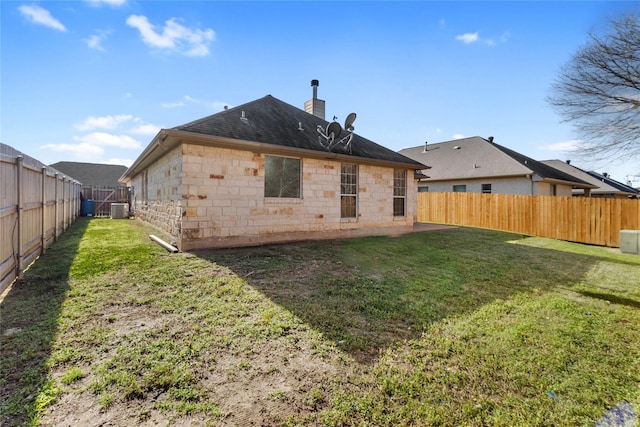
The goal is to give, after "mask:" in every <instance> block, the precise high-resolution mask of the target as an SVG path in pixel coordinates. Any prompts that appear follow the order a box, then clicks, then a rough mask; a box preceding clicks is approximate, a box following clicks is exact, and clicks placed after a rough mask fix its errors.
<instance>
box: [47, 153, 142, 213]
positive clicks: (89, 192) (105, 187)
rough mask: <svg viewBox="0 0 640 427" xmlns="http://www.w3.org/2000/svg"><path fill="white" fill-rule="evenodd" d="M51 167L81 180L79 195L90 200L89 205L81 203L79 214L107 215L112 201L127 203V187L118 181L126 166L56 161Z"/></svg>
mask: <svg viewBox="0 0 640 427" xmlns="http://www.w3.org/2000/svg"><path fill="white" fill-rule="evenodd" d="M50 166H51V167H53V168H55V169H57V170H59V171H61V172H63V173H65V174H67V175H69V176H73V177H78V178H76V179H78V180H79V181H80V182H82V188H81V189H80V197H81V198H82V200H91V201H92V203H91V205H86V204H84V203H83V205H82V208H81V210H80V214H81V215H83V216H84V215H89V216H94V215H95V216H109V215H111V214H112V213H111V205H112V204H113V203H127V204H128V203H129V189H128V188H127V187H126V186H125V185H122V184H121V183H120V182H119V179H120V177H121V176H122V174H123V173H124V172H126V170H127V167H126V166H122V165H108V164H104V163H84V162H66V161H65V162H58V163H54V164H52V165H50Z"/></svg>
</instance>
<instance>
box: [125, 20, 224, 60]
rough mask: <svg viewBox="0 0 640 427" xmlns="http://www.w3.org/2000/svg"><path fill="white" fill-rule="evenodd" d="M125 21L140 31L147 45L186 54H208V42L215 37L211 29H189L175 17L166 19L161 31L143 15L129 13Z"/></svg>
mask: <svg viewBox="0 0 640 427" xmlns="http://www.w3.org/2000/svg"><path fill="white" fill-rule="evenodd" d="M126 22H127V25H129V26H130V27H133V28H137V29H138V31H140V35H141V36H142V41H143V42H144V43H145V44H147V45H148V46H151V47H153V48H158V49H164V50H169V51H176V52H179V53H182V54H184V55H186V56H206V55H209V44H210V43H211V42H212V41H213V39H214V38H215V33H214V31H213V30H212V29H210V28H207V29H206V30H200V29H190V28H187V27H185V26H183V25H181V24H179V23H178V22H176V18H171V19H169V20H167V21H166V22H165V24H164V27H162V32H161V33H160V32H157V31H156V26H155V25H153V24H151V23H150V22H149V20H148V19H147V17H146V16H144V15H131V16H129V17H128V18H127V21H126Z"/></svg>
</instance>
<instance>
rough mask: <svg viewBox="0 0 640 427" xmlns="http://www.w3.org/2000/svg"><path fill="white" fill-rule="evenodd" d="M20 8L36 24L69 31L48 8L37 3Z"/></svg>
mask: <svg viewBox="0 0 640 427" xmlns="http://www.w3.org/2000/svg"><path fill="white" fill-rule="evenodd" d="M18 10H19V11H20V13H22V14H23V15H24V16H25V17H27V18H29V19H30V20H31V22H33V23H34V24H39V25H44V26H45V27H49V28H53V29H54V30H58V31H67V28H66V27H65V26H64V25H63V24H62V22H60V21H58V20H57V19H56V18H54V17H53V16H51V13H50V12H49V11H48V10H47V9H44V8H42V7H40V6H36V5H32V6H26V5H23V6H20V7H19V8H18Z"/></svg>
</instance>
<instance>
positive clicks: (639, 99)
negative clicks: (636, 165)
mask: <svg viewBox="0 0 640 427" xmlns="http://www.w3.org/2000/svg"><path fill="white" fill-rule="evenodd" d="M609 24H610V25H609V27H608V30H607V32H606V33H605V34H603V35H598V34H596V33H594V32H592V33H590V34H589V40H588V42H587V44H586V45H585V46H584V47H582V48H580V49H579V50H578V51H577V52H576V53H575V54H574V55H573V57H572V59H571V60H570V61H569V62H568V63H567V64H566V65H565V66H564V67H563V68H562V69H561V70H560V73H559V75H558V77H557V78H556V80H555V82H554V83H553V85H552V89H553V93H552V95H550V96H549V97H548V98H547V100H548V102H549V103H550V104H551V105H552V106H553V107H554V108H555V109H556V111H558V112H559V113H560V115H561V116H562V117H563V118H564V121H566V122H571V123H573V124H574V125H575V127H576V130H577V132H578V136H579V137H580V139H582V140H583V141H584V142H585V145H584V146H583V147H582V148H581V149H580V150H579V152H578V154H582V155H587V156H589V157H591V158H592V159H594V160H598V159H600V160H602V159H605V158H606V159H609V160H614V159H620V158H630V157H640V108H638V107H640V15H639V14H638V13H627V14H625V15H622V16H621V17H619V18H617V19H614V20H611V21H610V22H609Z"/></svg>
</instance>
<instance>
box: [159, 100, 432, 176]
mask: <svg viewBox="0 0 640 427" xmlns="http://www.w3.org/2000/svg"><path fill="white" fill-rule="evenodd" d="M243 115H244V116H243ZM242 117H244V119H243V118H242ZM328 124H329V122H327V121H326V120H322V119H321V118H319V117H316V116H314V115H312V114H309V113H307V112H305V111H303V110H301V109H299V108H296V107H294V106H292V105H289V104H287V103H285V102H283V101H280V100H279V99H277V98H274V97H273V96H271V95H267V96H265V97H263V98H260V99H257V100H255V101H251V102H248V103H246V104H243V105H240V106H237V107H234V108H229V109H227V110H224V111H222V112H219V113H217V114H214V115H211V116H208V117H204V118H202V119H199V120H195V121H193V122H190V123H186V124H183V125H180V126H176V127H174V128H172V129H173V130H178V131H185V132H193V133H198V134H203V135H209V136H218V137H225V138H232V139H239V140H244V141H255V142H261V143H266V144H274V145H279V146H283V147H291V148H300V149H306V150H314V151H325V152H326V151H328V150H327V148H326V147H325V146H324V145H323V144H322V143H321V141H322V139H321V138H322V137H321V136H320V134H319V133H318V131H317V127H318V126H321V127H322V128H323V129H326V127H327V125H328ZM356 125H357V121H356ZM300 129H302V130H300ZM346 135H347V133H346V131H344V129H343V131H342V134H341V136H340V138H341V137H344V136H346ZM331 151H332V152H335V153H340V154H344V155H352V156H354V157H364V158H368V159H375V160H384V161H391V162H398V163H405V164H409V165H415V167H416V169H424V168H425V167H426V166H425V165H424V164H421V163H420V162H418V161H416V160H414V159H411V158H408V157H406V156H403V155H402V154H399V153H397V152H395V151H393V150H390V149H388V148H385V147H383V146H381V145H379V144H376V143H375V142H373V141H370V140H368V139H366V138H363V137H361V136H359V135H357V134H355V133H354V136H353V140H352V141H351V151H350V152H349V150H347V149H346V147H345V146H344V145H338V146H336V147H333V148H332V150H331Z"/></svg>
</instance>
